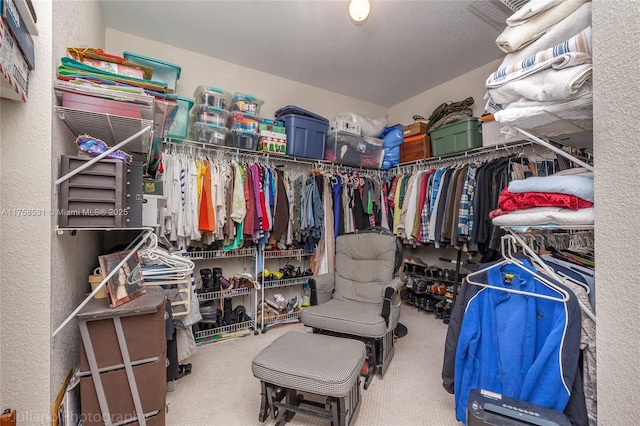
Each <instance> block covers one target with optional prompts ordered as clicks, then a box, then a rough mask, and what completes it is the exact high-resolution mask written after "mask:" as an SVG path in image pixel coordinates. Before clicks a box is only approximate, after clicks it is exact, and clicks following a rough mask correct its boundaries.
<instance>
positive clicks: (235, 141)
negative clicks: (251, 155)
mask: <svg viewBox="0 0 640 426" xmlns="http://www.w3.org/2000/svg"><path fill="white" fill-rule="evenodd" d="M263 103H264V101H263V100H262V99H258V98H256V97H255V96H252V95H247V94H245V93H237V92H236V93H234V94H233V98H232V100H231V122H230V126H229V133H230V135H231V137H230V139H229V141H230V145H231V146H233V147H236V148H241V149H249V150H255V149H256V148H257V146H258V131H259V118H258V116H259V114H260V107H261V106H262V104H263Z"/></svg>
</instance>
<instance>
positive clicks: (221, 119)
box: [192, 86, 231, 145]
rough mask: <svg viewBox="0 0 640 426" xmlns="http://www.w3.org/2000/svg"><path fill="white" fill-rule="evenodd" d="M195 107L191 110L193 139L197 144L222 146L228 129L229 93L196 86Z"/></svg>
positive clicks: (213, 88)
mask: <svg viewBox="0 0 640 426" xmlns="http://www.w3.org/2000/svg"><path fill="white" fill-rule="evenodd" d="M193 97H194V98H195V102H196V106H195V107H194V108H193V115H194V123H193V127H192V131H193V136H194V139H196V140H197V141H198V142H203V143H208V144H213V145H224V142H225V139H226V137H227V133H228V132H229V128H228V127H227V125H228V124H227V123H228V122H229V117H230V114H231V113H230V112H229V109H230V107H231V93H229V92H227V91H225V90H222V89H218V88H217V87H208V86H198V87H197V88H196V91H195V93H194V94H193Z"/></svg>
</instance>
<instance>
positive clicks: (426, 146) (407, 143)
mask: <svg viewBox="0 0 640 426" xmlns="http://www.w3.org/2000/svg"><path fill="white" fill-rule="evenodd" d="M429 157H431V141H430V140H429V135H426V134H418V135H414V136H410V137H408V138H405V139H404V142H403V143H402V145H400V163H409V162H411V161H416V160H423V159H425V158H429Z"/></svg>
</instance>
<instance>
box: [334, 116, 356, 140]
mask: <svg viewBox="0 0 640 426" xmlns="http://www.w3.org/2000/svg"><path fill="white" fill-rule="evenodd" d="M329 131H330V132H337V131H340V132H347V133H353V134H354V135H358V136H360V135H361V134H362V132H361V128H360V125H359V124H357V123H354V122H353V121H348V120H345V119H343V118H341V119H340V120H336V121H332V122H331V123H329Z"/></svg>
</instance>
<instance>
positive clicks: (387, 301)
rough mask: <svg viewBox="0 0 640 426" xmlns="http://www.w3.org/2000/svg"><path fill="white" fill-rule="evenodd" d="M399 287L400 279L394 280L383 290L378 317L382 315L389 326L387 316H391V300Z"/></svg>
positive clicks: (400, 285)
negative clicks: (380, 310)
mask: <svg viewBox="0 0 640 426" xmlns="http://www.w3.org/2000/svg"><path fill="white" fill-rule="evenodd" d="M400 287H402V281H400V278H394V279H393V280H391V281H390V282H389V284H387V286H386V287H385V289H384V295H383V302H382V312H381V313H380V315H382V318H384V321H385V323H386V324H387V325H389V315H391V298H392V297H393V295H394V294H395V293H397V292H398V290H399V289H400Z"/></svg>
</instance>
